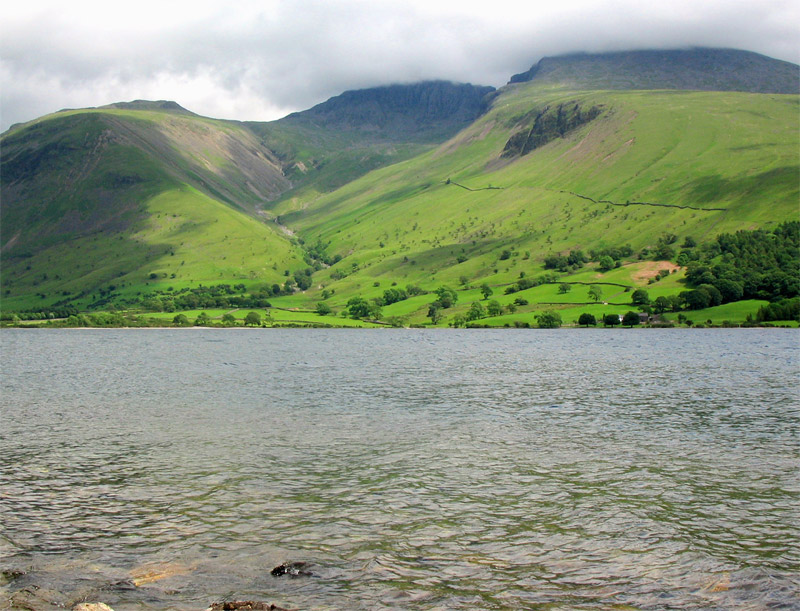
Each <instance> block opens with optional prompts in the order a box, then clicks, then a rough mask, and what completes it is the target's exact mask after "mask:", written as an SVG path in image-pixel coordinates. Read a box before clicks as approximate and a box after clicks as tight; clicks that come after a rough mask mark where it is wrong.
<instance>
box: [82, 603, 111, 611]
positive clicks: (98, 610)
mask: <svg viewBox="0 0 800 611" xmlns="http://www.w3.org/2000/svg"><path fill="white" fill-rule="evenodd" d="M72 611H114V609H112V608H111V607H109V606H108V605H107V604H106V603H81V604H79V605H75V606H74V607H72Z"/></svg>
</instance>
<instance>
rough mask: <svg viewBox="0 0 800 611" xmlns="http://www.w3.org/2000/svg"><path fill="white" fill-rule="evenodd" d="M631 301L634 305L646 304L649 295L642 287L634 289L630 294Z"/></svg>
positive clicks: (648, 301)
mask: <svg viewBox="0 0 800 611" xmlns="http://www.w3.org/2000/svg"><path fill="white" fill-rule="evenodd" d="M631 303H632V304H633V305H636V306H646V305H648V304H649V303H650V295H648V294H647V291H646V290H644V289H636V290H635V291H633V294H632V295H631Z"/></svg>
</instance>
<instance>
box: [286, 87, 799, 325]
mask: <svg viewBox="0 0 800 611" xmlns="http://www.w3.org/2000/svg"><path fill="white" fill-rule="evenodd" d="M573 101H578V102H580V103H581V104H583V105H586V106H590V105H600V106H602V108H603V109H604V114H603V115H602V116H601V117H600V118H598V119H596V120H595V121H593V122H592V123H590V124H588V125H586V126H583V127H582V128H580V129H579V130H578V131H577V132H575V133H572V134H570V135H568V136H567V137H566V138H564V139H560V140H556V141H554V142H551V143H550V144H548V145H546V146H544V147H542V148H541V149H538V150H536V151H534V152H532V153H530V154H529V155H527V156H525V157H522V158H518V159H515V160H511V161H509V160H501V159H500V153H501V152H502V150H503V146H504V145H505V142H506V141H507V140H508V138H509V136H510V135H511V133H512V132H513V129H514V126H515V125H517V124H519V122H520V118H521V117H523V116H524V115H525V114H526V113H529V112H530V111H531V110H532V109H537V108H542V107H543V106H544V105H545V104H551V105H554V104H556V103H559V102H573ZM797 129H798V98H797V96H785V95H783V96H782V95H759V94H740V93H700V92H674V91H673V92H569V91H563V90H559V89H549V90H548V89H541V88H537V87H536V86H535V85H521V86H517V87H514V88H512V89H510V90H509V91H506V92H505V94H504V95H502V96H501V97H499V98H498V99H497V100H496V101H495V104H494V107H493V109H492V110H491V111H490V112H489V113H488V114H487V115H485V116H484V117H482V118H481V119H480V120H479V121H477V122H476V123H475V124H474V125H472V126H471V127H470V128H468V129H467V130H465V131H463V132H461V133H460V134H459V135H458V136H456V137H455V138H454V139H452V140H451V141H449V142H448V143H445V144H444V145H442V146H441V147H439V148H438V149H437V150H435V151H433V152H430V153H427V154H425V155H422V156H420V157H417V158H414V159H412V160H409V161H405V162H402V163H400V164H396V165H394V166H391V167H388V168H383V169H380V170H377V171H375V172H372V173H370V174H369V175H367V176H365V177H364V178H362V179H360V180H357V181H354V182H352V183H350V184H348V185H346V186H344V187H343V188H341V189H339V190H337V191H336V192H334V193H331V194H328V195H324V196H317V197H315V198H314V199H309V200H308V201H305V202H303V204H302V206H301V208H304V209H303V210H302V211H300V212H293V213H292V212H289V210H288V209H287V212H289V213H288V214H286V216H285V217H284V218H285V222H286V223H287V224H290V225H291V226H293V227H294V228H295V229H297V230H298V232H299V234H300V235H301V236H302V237H303V238H305V240H306V241H307V242H311V243H313V242H315V241H316V240H322V241H323V243H325V244H328V245H329V246H328V251H329V252H330V253H331V254H336V253H338V254H341V255H342V256H343V257H344V258H343V259H342V261H341V262H340V263H338V264H337V265H336V266H335V267H334V268H333V269H332V270H328V271H323V272H320V273H319V274H317V275H315V280H316V282H315V284H323V285H326V286H327V287H328V288H333V289H335V290H336V293H335V295H334V297H332V298H331V303H332V304H333V305H342V304H343V303H344V302H345V301H346V298H347V297H348V296H350V295H352V294H354V293H360V294H362V295H363V296H365V297H373V296H377V295H379V294H381V293H382V292H383V290H384V289H386V288H388V287H389V285H390V284H391V282H392V281H395V282H397V283H398V284H399V285H400V286H404V285H405V284H406V283H414V284H421V285H422V286H423V287H425V288H428V289H433V288H435V287H436V286H439V285H440V284H450V285H452V286H454V287H457V286H458V285H459V278H460V277H461V276H466V277H467V279H468V283H469V284H475V283H481V282H488V283H489V284H490V285H501V284H504V283H510V282H512V281H514V280H516V279H517V278H518V276H519V273H520V272H526V273H527V274H528V275H532V274H535V273H537V271H539V270H541V261H542V259H543V258H544V256H546V255H547V254H549V253H555V252H564V251H566V250H568V249H575V248H582V249H584V250H588V249H590V248H596V247H601V246H604V245H606V246H615V245H623V244H630V245H631V246H633V248H634V249H637V250H638V249H640V248H643V247H646V246H652V245H654V244H655V242H656V240H657V238H658V237H659V236H660V235H661V234H663V233H664V232H672V233H675V234H677V235H678V236H679V237H680V238H681V239H682V238H683V237H685V236H687V235H691V236H693V237H695V238H697V239H698V240H703V239H708V238H711V237H712V236H714V235H716V234H717V233H720V232H723V231H735V230H738V229H745V228H754V227H767V228H769V227H772V226H774V225H775V224H777V223H779V222H781V221H783V220H786V219H792V218H796V217H797V213H798V207H797V202H798V153H797V139H796V134H797ZM448 178H449V179H451V181H452V182H457V183H459V184H462V185H466V186H469V187H472V188H480V187H486V186H488V185H493V186H500V187H503V188H502V189H493V190H483V191H467V190H464V189H461V188H459V187H458V186H455V185H453V184H449V185H448V184H445V181H446V180H447V179H448ZM569 191H572V192H576V193H580V194H583V195H586V196H589V197H592V198H594V199H597V200H600V199H608V200H611V201H614V202H620V203H624V202H626V201H628V200H630V201H647V202H654V203H663V204H675V205H683V206H686V205H688V206H694V207H701V208H725V209H726V210H725V211H722V212H719V211H712V212H708V211H698V210H686V209H677V208H656V207H649V206H628V207H617V206H610V205H606V204H595V203H592V202H589V201H587V200H583V199H580V198H578V197H575V196H573V195H570V194H569V193H568V192H569ZM292 207H293V208H296V207H297V202H295V203H294V205H293V206H292ZM278 211H279V212H280V210H278ZM503 249H509V250H511V252H512V256H511V257H510V258H509V259H507V260H500V259H499V255H500V252H501V251H502V250H503ZM526 251H527V252H529V253H530V258H526V257H525V254H524V253H525V252H526ZM459 255H464V256H466V257H467V260H466V261H465V262H462V263H458V262H457V260H456V258H457V257H458V256H459ZM337 269H339V270H344V271H345V272H346V273H348V274H349V275H348V276H347V277H346V278H344V279H342V280H332V279H331V278H330V273H331V272H332V271H334V270H337ZM353 269H356V271H354V272H353V271H352V270H353ZM376 282H379V283H380V284H381V286H379V287H375V286H374V284H375V283H376ZM645 282H646V278H644V277H642V278H639V279H638V280H637V281H636V282H634V284H636V285H642V284H644V283H645ZM678 288H679V287H676V289H675V291H673V292H677V290H678ZM496 292H502V291H496ZM653 296H655V295H653ZM308 298H309V301H313V300H314V299H318V295H316V294H315V293H314V292H313V291H312V292H311V293H310V294H309V295H308ZM420 301H423V302H424V303H427V302H429V301H430V299H427V300H420ZM424 303H420V310H418V311H417V313H416V318H417V319H419V320H421V319H423V318H424V311H422V308H423V307H424ZM464 303H465V299H462V300H461V301H460V304H464ZM398 307H399V306H391V307H389V308H386V309H385V310H384V314H385V315H391V314H393V313H394V310H393V309H397V308H398Z"/></svg>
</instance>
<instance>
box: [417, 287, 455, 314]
mask: <svg viewBox="0 0 800 611" xmlns="http://www.w3.org/2000/svg"><path fill="white" fill-rule="evenodd" d="M408 292H409V294H410V293H411V291H410V290H409V291H408ZM434 292H435V293H436V296H437V299H436V301H438V302H439V307H441V308H442V309H444V310H446V309H447V308H452V307H453V306H454V305H455V304H456V302H457V301H458V294H457V293H456V292H455V291H454V290H453V289H451V288H450V287H449V286H440V287H439V288H438V289H436V291H434Z"/></svg>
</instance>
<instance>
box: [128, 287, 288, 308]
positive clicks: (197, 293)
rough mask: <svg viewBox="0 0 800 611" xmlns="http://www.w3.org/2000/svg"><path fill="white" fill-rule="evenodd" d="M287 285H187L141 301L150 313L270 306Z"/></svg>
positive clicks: (140, 305)
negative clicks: (270, 300) (254, 286)
mask: <svg viewBox="0 0 800 611" xmlns="http://www.w3.org/2000/svg"><path fill="white" fill-rule="evenodd" d="M285 294H286V291H285V287H281V285H279V284H272V285H269V284H265V285H261V286H258V287H256V288H253V289H251V290H250V291H249V292H248V289H247V287H246V286H245V285H244V284H237V285H234V286H231V285H229V284H215V285H211V286H198V287H195V288H184V289H181V290H179V291H166V292H160V293H151V294H149V295H146V296H144V297H142V298H141V299H140V300H139V301H138V305H139V307H141V308H142V309H143V310H146V311H148V312H179V311H181V310H200V309H219V308H268V307H270V302H269V299H270V297H274V296H278V295H285Z"/></svg>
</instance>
